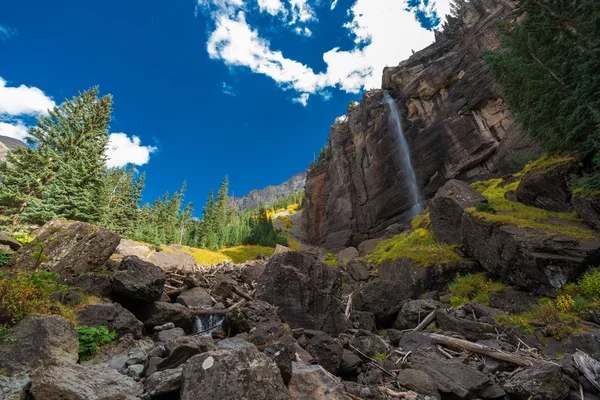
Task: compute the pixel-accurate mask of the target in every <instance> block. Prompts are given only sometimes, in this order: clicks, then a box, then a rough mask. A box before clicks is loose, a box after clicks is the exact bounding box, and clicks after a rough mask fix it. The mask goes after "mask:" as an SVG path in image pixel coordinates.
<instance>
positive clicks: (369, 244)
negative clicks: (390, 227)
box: [358, 239, 381, 257]
mask: <svg viewBox="0 0 600 400" xmlns="http://www.w3.org/2000/svg"><path fill="white" fill-rule="evenodd" d="M379 242H381V239H368V240H364V241H362V242H361V243H360V244H359V245H358V255H359V256H360V257H366V256H368V255H369V254H371V253H372V252H373V250H375V248H376V247H377V245H378V244H379Z"/></svg>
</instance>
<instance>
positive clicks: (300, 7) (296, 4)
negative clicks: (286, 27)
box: [288, 0, 317, 24]
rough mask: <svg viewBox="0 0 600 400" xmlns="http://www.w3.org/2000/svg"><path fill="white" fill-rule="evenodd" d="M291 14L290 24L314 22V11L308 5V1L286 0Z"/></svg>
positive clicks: (315, 18) (315, 17)
mask: <svg viewBox="0 0 600 400" xmlns="http://www.w3.org/2000/svg"><path fill="white" fill-rule="evenodd" d="M288 1H289V3H290V8H291V12H292V20H291V21H290V24H295V23H297V22H309V21H316V20H317V16H316V14H315V10H313V8H312V7H311V6H310V4H308V0H288Z"/></svg>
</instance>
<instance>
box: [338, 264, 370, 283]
mask: <svg viewBox="0 0 600 400" xmlns="http://www.w3.org/2000/svg"><path fill="white" fill-rule="evenodd" d="M344 268H345V269H346V271H347V272H348V274H349V275H350V276H351V277H352V279H354V280H355V281H357V282H362V281H366V280H368V279H369V278H370V277H371V274H370V273H369V269H370V266H369V264H368V263H367V262H366V261H363V260H352V261H349V262H348V264H346V265H345V266H344Z"/></svg>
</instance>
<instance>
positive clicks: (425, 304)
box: [394, 299, 442, 330]
mask: <svg viewBox="0 0 600 400" xmlns="http://www.w3.org/2000/svg"><path fill="white" fill-rule="evenodd" d="M441 306H442V303H440V302H439V301H435V300H426V299H420V300H410V301H409V302H407V303H406V304H404V305H403V306H402V308H401V309H400V312H399V313H398V317H397V318H396V322H394V328H396V329H399V330H403V329H412V328H416V326H417V325H419V323H420V322H421V321H422V320H424V319H425V317H427V315H429V314H430V313H431V312H432V311H434V310H435V309H437V308H440V307H441Z"/></svg>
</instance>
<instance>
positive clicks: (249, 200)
mask: <svg viewBox="0 0 600 400" xmlns="http://www.w3.org/2000/svg"><path fill="white" fill-rule="evenodd" d="M305 182H306V172H304V171H303V172H299V173H297V174H295V175H293V176H292V177H291V178H290V179H288V180H287V181H285V182H283V183H282V184H280V185H270V186H267V187H266V188H264V189H259V190H257V189H254V190H251V191H250V192H249V193H248V194H246V195H245V196H242V197H230V198H229V199H230V200H231V203H232V204H231V205H232V206H233V207H235V208H236V209H239V210H242V211H243V210H246V209H248V208H252V207H257V206H258V205H260V203H263V204H272V203H274V202H275V201H276V200H279V199H281V198H282V197H285V196H288V195H290V194H292V193H294V192H297V191H299V190H302V189H303V188H304V183H305Z"/></svg>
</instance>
